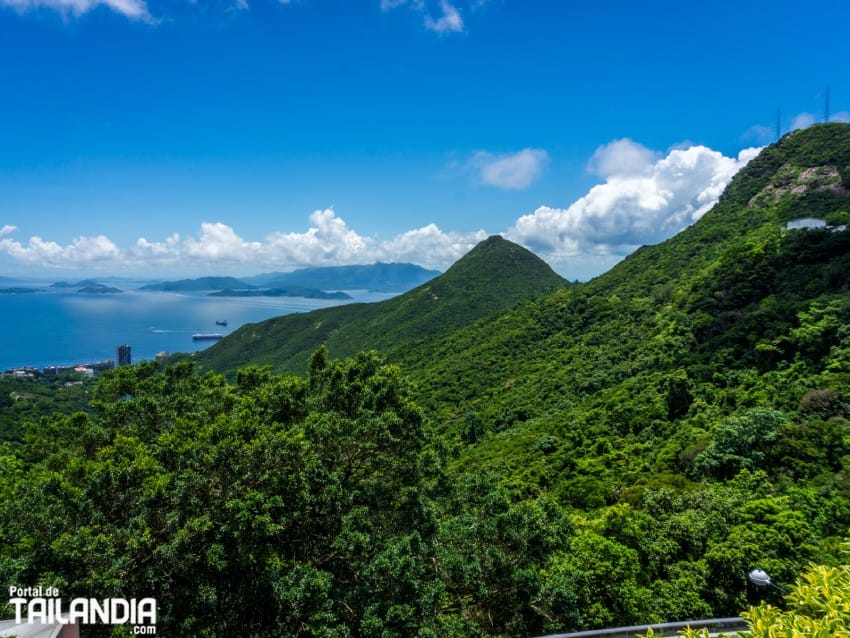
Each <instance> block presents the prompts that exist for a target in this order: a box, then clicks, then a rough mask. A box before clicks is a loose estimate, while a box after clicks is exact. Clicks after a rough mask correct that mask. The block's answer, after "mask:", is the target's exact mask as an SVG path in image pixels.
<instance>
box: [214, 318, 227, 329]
mask: <svg viewBox="0 0 850 638" xmlns="http://www.w3.org/2000/svg"><path fill="white" fill-rule="evenodd" d="M215 325H217V326H224V327H225V328H226V327H227V319H225V320H224V321H216V322H215Z"/></svg>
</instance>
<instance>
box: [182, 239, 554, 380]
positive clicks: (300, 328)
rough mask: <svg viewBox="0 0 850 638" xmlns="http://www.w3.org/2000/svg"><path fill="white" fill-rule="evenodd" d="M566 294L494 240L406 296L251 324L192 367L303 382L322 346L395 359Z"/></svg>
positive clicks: (519, 252)
mask: <svg viewBox="0 0 850 638" xmlns="http://www.w3.org/2000/svg"><path fill="white" fill-rule="evenodd" d="M567 286H568V283H567V282H566V281H565V280H564V279H562V278H561V277H560V276H558V275H557V274H555V273H554V272H553V271H552V269H551V268H550V267H549V266H548V265H547V264H546V263H545V262H543V261H542V260H541V259H539V258H538V257H536V256H535V255H533V254H532V253H531V252H529V251H528V250H526V249H525V248H522V247H521V246H517V245H516V244H513V243H511V242H509V241H507V240H505V239H502V238H501V237H497V236H494V237H490V238H489V239H486V240H485V241H483V242H481V243H480V244H479V245H478V246H476V247H475V248H473V249H472V250H471V251H470V252H469V253H468V254H467V255H466V256H464V257H463V258H462V259H460V260H459V261H458V262H457V263H455V264H454V265H453V266H452V267H451V268H449V269H448V270H447V271H446V272H445V273H443V274H442V275H440V276H438V277H436V278H434V279H432V280H430V281H428V282H426V283H424V284H422V285H421V286H419V287H418V288H415V289H413V290H411V291H409V292H407V293H405V294H403V295H400V296H398V297H394V298H392V299H388V300H386V301H382V302H379V303H371V304H349V305H346V306H339V307H335V308H326V309H321V310H314V311H312V312H308V313H303V314H293V315H285V316H282V317H277V318H274V319H269V320H267V321H264V322H261V323H258V324H249V325H246V326H243V327H242V328H240V329H239V330H237V331H236V332H234V333H232V334H230V335H228V336H227V337H226V338H224V339H222V340H221V341H220V342H219V343H217V344H216V345H215V346H213V347H212V348H209V349H207V350H205V351H203V352H201V353H198V354H197V355H195V357H194V360H195V361H197V363H198V365H199V366H200V367H201V368H204V369H214V370H218V371H231V372H232V371H234V370H235V369H236V368H238V367H240V366H243V365H246V364H249V363H253V364H271V365H272V366H273V367H274V369H276V370H278V371H286V372H293V373H299V374H300V373H302V372H303V370H304V369H305V366H306V364H307V360H308V359H309V357H310V355H311V354H312V353H313V352H314V351H315V350H316V349H317V348H318V347H319V346H321V345H326V346H327V347H328V348H329V349H330V351H331V352H332V353H333V354H334V355H335V356H346V355H350V354H354V353H355V352H358V351H360V350H373V349H374V350H381V351H384V352H394V351H400V350H403V349H405V348H407V347H411V346H412V345H413V344H415V343H417V342H422V341H425V340H429V339H433V338H435V337H436V336H437V335H444V334H446V333H449V332H451V331H452V330H455V329H457V328H459V327H461V326H464V325H467V324H470V323H473V322H475V321H476V320H478V319H481V318H483V317H486V316H488V315H492V314H494V313H498V312H500V311H504V310H506V309H508V308H510V307H512V306H514V305H516V304H517V303H519V302H521V301H524V300H527V299H529V298H532V297H538V296H541V295H543V294H545V293H549V292H552V291H554V290H556V289H559V288H566V287H567Z"/></svg>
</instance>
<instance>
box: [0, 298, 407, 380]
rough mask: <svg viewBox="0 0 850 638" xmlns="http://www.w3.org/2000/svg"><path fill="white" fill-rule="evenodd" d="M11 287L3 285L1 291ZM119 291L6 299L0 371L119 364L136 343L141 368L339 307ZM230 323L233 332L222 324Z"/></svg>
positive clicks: (1, 309) (1, 311) (0, 316)
mask: <svg viewBox="0 0 850 638" xmlns="http://www.w3.org/2000/svg"><path fill="white" fill-rule="evenodd" d="M9 285H10V284H8V283H7V282H4V283H3V285H2V286H0V287H3V288H5V287H8V286H9ZM21 285H27V286H29V287H34V286H32V284H21ZM117 287H118V288H121V289H122V290H124V291H125V292H122V293H117V294H81V293H76V292H65V291H51V292H39V293H30V294H0V371H2V370H5V369H7V368H10V367H19V366H24V365H27V366H36V367H38V368H43V367H44V366H47V365H70V364H78V363H90V362H93V361H100V360H103V359H115V358H116V355H115V349H116V347H117V346H119V345H121V344H124V343H127V344H129V345H130V347H131V349H132V350H131V352H132V359H133V361H134V362H138V361H141V360H143V359H147V360H151V359H153V358H154V355H156V353H158V352H161V351H166V352H169V353H174V352H195V351H197V350H203V349H204V348H208V347H209V346H211V345H212V344H213V343H215V342H214V341H201V342H196V341H192V334H193V333H196V332H221V333H223V334H225V335H226V334H228V333H230V332H233V331H234V330H236V329H237V328H238V327H239V326H241V325H243V324H246V323H253V322H257V321H262V320H264V319H269V318H271V317H276V316H279V315H284V314H290V313H293V312H307V311H309V310H313V309H315V308H327V307H330V306H335V305H339V304H340V302H339V301H328V300H318V299H304V298H300V297H299V298H295V297H289V298H287V297H280V298H268V299H264V298H250V297H249V298H245V297H242V298H239V297H233V298H222V297H207V296H205V294H204V293H198V294H175V293H161V292H142V291H138V290H132V289H128V288H125V287H124V285H122V284H118V285H117ZM349 294H350V295H352V296H353V297H354V300H353V301H380V300H383V299H388V298H390V297H392V296H393V295H392V294H386V293H368V292H365V291H349ZM224 320H226V321H227V327H221V326H217V325H216V321H224Z"/></svg>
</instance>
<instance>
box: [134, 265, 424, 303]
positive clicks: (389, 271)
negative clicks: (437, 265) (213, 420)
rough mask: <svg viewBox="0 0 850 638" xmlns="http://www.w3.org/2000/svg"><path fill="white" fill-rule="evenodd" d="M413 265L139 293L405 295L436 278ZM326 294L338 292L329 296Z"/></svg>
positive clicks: (205, 282) (164, 285)
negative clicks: (351, 292)
mask: <svg viewBox="0 0 850 638" xmlns="http://www.w3.org/2000/svg"><path fill="white" fill-rule="evenodd" d="M439 274H440V273H439V271H436V270H426V269H424V268H422V267H420V266H416V265H414V264H384V263H380V262H379V263H376V264H370V265H363V266H329V267H316V268H302V269H300V270H295V271H293V272H289V273H281V272H271V273H265V274H261V275H254V276H251V277H243V278H241V279H236V278H234V277H200V278H197V279H181V280H179V281H164V282H157V283H151V284H147V285H145V286H142V287H141V288H140V290H148V291H160V292H200V291H207V290H213V291H217V292H215V293H213V294H215V295H216V296H222V297H233V296H236V297H248V296H266V297H308V298H311V299H351V297H350V296H349V295H347V294H345V293H341V292H339V291H342V290H369V291H370V292H404V291H406V290H410V289H411V288H413V287H415V286H418V285H419V284H422V283H424V282H426V281H428V280H429V279H433V278H434V277H435V276H437V275H439ZM329 293H337V294H334V295H332V296H328V294H329Z"/></svg>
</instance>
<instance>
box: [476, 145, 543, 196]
mask: <svg viewBox="0 0 850 638" xmlns="http://www.w3.org/2000/svg"><path fill="white" fill-rule="evenodd" d="M548 163H549V154H548V153H547V152H546V151H544V150H543V149H539V148H524V149H523V150H521V151H519V152H517V153H508V154H502V155H494V154H493V153H488V152H485V151H479V152H478V153H475V155H473V157H472V159H471V160H470V162H469V166H470V167H471V168H472V169H473V170H474V171H475V173H476V176H477V178H478V179H479V181H480V182H481V183H482V184H487V185H488V186H495V187H497V188H507V189H512V190H522V189H524V188H528V186H530V185H531V183H532V182H533V181H534V180H535V179H537V178H538V177H540V175H541V174H542V173H543V171H544V170H545V169H546V166H547V165H548Z"/></svg>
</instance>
